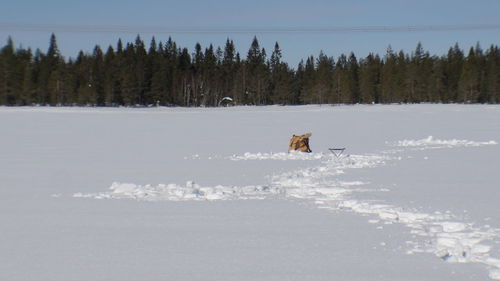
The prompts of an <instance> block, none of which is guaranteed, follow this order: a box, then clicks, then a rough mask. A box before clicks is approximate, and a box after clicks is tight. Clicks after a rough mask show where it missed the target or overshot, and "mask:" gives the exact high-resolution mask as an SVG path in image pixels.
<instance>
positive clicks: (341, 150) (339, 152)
mask: <svg viewBox="0 0 500 281" xmlns="http://www.w3.org/2000/svg"><path fill="white" fill-rule="evenodd" d="M328 150H330V152H331V153H333V155H335V158H337V159H339V158H341V157H342V154H343V153H344V151H345V147H342V148H328Z"/></svg>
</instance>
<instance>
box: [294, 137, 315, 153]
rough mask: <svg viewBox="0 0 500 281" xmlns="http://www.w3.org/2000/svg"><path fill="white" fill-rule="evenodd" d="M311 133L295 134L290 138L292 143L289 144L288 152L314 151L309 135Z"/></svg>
mask: <svg viewBox="0 0 500 281" xmlns="http://www.w3.org/2000/svg"><path fill="white" fill-rule="evenodd" d="M311 135H312V134H311V133H307V134H303V135H301V136H296V135H293V136H292V138H291V139H290V144H289V145H288V152H290V151H291V150H296V151H302V152H312V151H311V148H309V137H310V136H311Z"/></svg>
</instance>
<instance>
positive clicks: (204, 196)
mask: <svg viewBox="0 0 500 281" xmlns="http://www.w3.org/2000/svg"><path fill="white" fill-rule="evenodd" d="M109 190H110V191H106V192H99V193H89V194H83V193H75V194H73V197H80V198H95V199H136V200H142V201H187V200H232V199H263V198H265V197H266V196H269V195H275V194H279V193H280V190H278V189H277V188H275V187H274V188H273V187H269V186H243V187H237V186H222V185H217V186H214V187H202V186H200V185H198V184H196V183H194V182H191V181H189V182H187V183H186V185H184V186H182V185H177V184H158V185H156V186H152V185H149V184H148V185H137V184H133V183H118V182H114V183H113V184H112V185H111V186H110V187H109Z"/></svg>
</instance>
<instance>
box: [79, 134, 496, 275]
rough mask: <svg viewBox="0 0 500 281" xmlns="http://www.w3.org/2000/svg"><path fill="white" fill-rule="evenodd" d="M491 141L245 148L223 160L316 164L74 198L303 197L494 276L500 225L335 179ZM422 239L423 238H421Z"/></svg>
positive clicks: (119, 186) (115, 188)
mask: <svg viewBox="0 0 500 281" xmlns="http://www.w3.org/2000/svg"><path fill="white" fill-rule="evenodd" d="M496 144H497V143H496V142H495V141H488V142H474V141H467V140H455V139H453V140H439V139H434V138H433V137H432V136H430V137H428V138H425V139H421V140H403V141H399V142H396V143H388V145H390V146H391V147H392V148H391V149H388V150H385V151H381V152H380V153H378V154H367V155H350V156H349V157H345V158H341V159H337V158H335V157H333V156H331V155H324V154H297V155H295V154H284V153H278V154H273V153H270V154H267V153H257V154H251V153H245V154H244V155H241V156H238V155H233V156H231V157H230V158H228V159H229V160H232V161H242V160H318V159H321V160H323V162H321V164H320V165H319V166H317V167H311V168H306V169H301V170H298V171H292V172H287V173H282V174H279V175H274V176H273V177H272V179H271V182H270V184H269V185H266V186H241V187H238V186H220V185H219V186H215V187H203V186H200V185H198V184H195V183H194V182H188V183H186V185H184V186H181V185H176V184H160V185H157V186H151V185H144V186H141V185H135V184H123V183H113V184H112V185H111V187H110V188H109V191H106V192H100V193H91V194H82V193H76V194H74V195H73V196H74V197H82V198H95V199H135V200H145V201H185V200H242V199H243V200H244V199H265V198H267V197H269V196H282V197H284V198H295V199H301V200H309V201H311V202H313V203H314V204H315V205H316V206H317V207H318V208H321V209H326V210H330V211H348V212H353V213H357V214H361V215H368V216H371V217H372V218H371V219H370V220H369V222H370V223H384V224H396V223H397V224H402V225H405V226H406V227H408V228H409V229H410V233H411V234H412V235H415V237H420V238H421V239H416V241H409V243H408V244H409V246H411V247H412V248H411V249H409V250H407V253H408V254H413V253H432V254H434V255H435V256H437V257H438V258H440V259H442V260H444V261H446V262H453V263H479V264H484V265H486V266H487V268H488V270H489V277H490V278H491V279H493V280H500V259H498V258H494V257H491V256H490V251H491V246H490V245H491V244H492V242H494V241H500V229H495V228H491V227H489V226H477V225H475V224H473V223H470V222H464V221H461V220H459V219H458V218H457V217H456V216H454V215H453V214H451V213H440V212H437V211H436V212H434V213H423V212H419V211H418V210H416V209H408V208H404V207H401V206H394V205H390V204H384V203H374V202H372V201H369V200H360V199H357V198H356V194H357V193H362V192H388V190H387V189H384V188H379V189H374V188H367V187H366V185H368V184H369V183H367V182H361V181H350V182H348V181H340V180H339V179H338V176H339V175H342V174H344V173H346V171H348V170H349V169H366V168H375V167H380V166H384V165H387V163H389V162H395V161H400V160H402V157H401V156H398V154H399V153H401V152H403V151H404V150H406V149H410V150H426V149H440V148H441V149H443V148H456V147H477V146H485V145H496ZM422 240H423V241H422Z"/></svg>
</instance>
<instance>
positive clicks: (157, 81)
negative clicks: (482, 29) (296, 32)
mask: <svg viewBox="0 0 500 281" xmlns="http://www.w3.org/2000/svg"><path fill="white" fill-rule="evenodd" d="M306 55H307V54H306ZM223 101H231V104H236V105H268V104H283V105H285V104H292V105H293V104H356V103H422V102H427V103H499V102H500V50H499V48H498V46H494V45H492V46H489V47H488V48H486V49H484V50H483V49H482V48H481V46H479V44H477V45H476V46H474V47H471V48H470V49H469V50H462V49H461V48H460V47H459V46H458V45H457V44H455V46H451V47H450V48H449V50H448V52H447V53H446V54H443V55H441V56H437V55H431V54H429V52H427V51H425V50H424V49H423V47H422V45H421V44H420V43H418V44H417V46H416V48H415V50H414V51H412V52H411V53H405V52H403V51H394V50H392V49H391V48H390V47H388V49H387V52H386V53H385V54H383V55H382V56H381V55H378V54H369V55H368V56H366V57H362V58H358V57H356V56H355V54H353V53H351V54H348V55H345V54H342V55H340V56H338V57H336V58H334V57H330V56H327V55H326V54H324V53H323V52H321V53H320V54H319V55H318V56H309V57H307V58H306V59H305V60H303V61H301V62H300V63H299V64H298V66H290V65H289V64H287V63H286V62H285V61H283V59H282V50H281V49H280V46H279V44H278V43H277V42H276V44H275V46H274V49H273V50H270V51H268V50H265V49H264V48H261V47H260V45H259V42H258V40H257V38H256V37H254V39H253V42H252V44H251V46H250V48H249V50H248V51H247V52H245V53H241V54H240V53H239V52H237V50H235V46H234V43H233V41H231V40H229V39H228V40H227V42H226V44H225V46H223V47H214V46H212V45H210V46H208V47H202V46H201V45H200V44H196V46H195V47H194V50H189V49H187V48H184V47H179V46H178V45H177V44H176V43H175V42H174V41H173V40H172V39H168V40H167V41H166V42H156V40H155V38H154V37H153V38H152V39H151V41H150V43H149V44H148V45H146V44H145V43H144V41H143V40H142V39H141V37H140V36H137V38H136V40H135V42H130V43H126V44H124V43H123V42H122V41H121V40H119V41H118V42H117V44H116V46H109V47H108V48H107V49H106V50H103V49H101V47H99V46H95V48H94V50H93V51H92V53H85V52H83V51H80V52H79V54H78V55H77V57H76V58H69V59H65V58H64V57H63V56H62V55H61V53H60V51H59V49H58V47H57V40H56V36H55V35H54V34H52V36H51V37H50V39H49V48H48V50H47V52H43V51H40V50H36V51H34V52H33V51H32V50H31V49H29V48H28V49H25V48H22V47H19V48H17V47H15V45H14V43H13V40H12V39H11V38H9V39H8V40H7V43H6V45H5V46H3V47H1V49H0V105H9V106H13V105H52V106H59V105H60V106H73V105H74V106H157V105H159V106H206V107H212V106H220V105H222V104H224V103H222V102H223Z"/></svg>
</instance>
